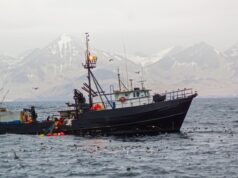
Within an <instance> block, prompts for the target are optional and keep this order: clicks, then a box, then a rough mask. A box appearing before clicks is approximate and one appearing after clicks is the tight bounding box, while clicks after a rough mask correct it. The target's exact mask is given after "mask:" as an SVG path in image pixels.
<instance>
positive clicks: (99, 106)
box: [91, 103, 103, 111]
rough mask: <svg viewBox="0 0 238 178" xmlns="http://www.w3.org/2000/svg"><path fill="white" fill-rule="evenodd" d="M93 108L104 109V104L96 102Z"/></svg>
mask: <svg viewBox="0 0 238 178" xmlns="http://www.w3.org/2000/svg"><path fill="white" fill-rule="evenodd" d="M91 109H92V110H94V111H97V110H102V109H103V106H102V105H101V104H99V103H96V104H94V105H93V106H92V108H91Z"/></svg>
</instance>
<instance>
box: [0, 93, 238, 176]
mask: <svg viewBox="0 0 238 178" xmlns="http://www.w3.org/2000/svg"><path fill="white" fill-rule="evenodd" d="M6 105H7V106H8V107H9V108H10V109H16V110H21V109H22V108H23V107H29V106H31V105H35V106H36V110H37V112H38V115H39V118H40V119H44V118H46V117H47V116H48V115H50V114H51V113H54V114H57V112H56V111H57V110H60V109H63V108H64V103H63V102H35V103H22V102H21V103H6ZM237 176H238V98H233V99H230V98H225V99H199V98H198V99H195V100H194V101H193V103H192V105H191V108H190V110H189V112H188V115H187V117H186V119H185V121H184V123H183V126H182V128H181V132H180V133H176V134H161V135H158V136H143V137H142V136H141V137H96V138H93V137H79V136H67V135H66V136H63V137H42V136H38V135H33V136H29V135H14V134H7V135H0V177H3V178H7V177H24V178H25V177H39V178H41V177H42V178H43V177H57V178H58V177H199V178H200V177H237Z"/></svg>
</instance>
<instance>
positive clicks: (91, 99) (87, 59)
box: [84, 33, 93, 108]
mask: <svg viewBox="0 0 238 178" xmlns="http://www.w3.org/2000/svg"><path fill="white" fill-rule="evenodd" d="M85 35H86V55H85V65H84V68H85V69H87V70H88V86H89V87H88V89H89V92H88V93H89V105H90V108H91V107H92V105H93V98H92V89H91V68H93V66H91V65H90V60H89V56H90V53H89V46H88V42H89V34H88V33H85Z"/></svg>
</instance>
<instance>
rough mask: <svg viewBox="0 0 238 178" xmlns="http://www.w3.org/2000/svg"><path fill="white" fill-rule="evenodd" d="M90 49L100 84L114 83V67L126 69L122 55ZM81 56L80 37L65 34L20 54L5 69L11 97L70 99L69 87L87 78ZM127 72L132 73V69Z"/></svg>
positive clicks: (129, 62)
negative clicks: (14, 62) (13, 62)
mask: <svg viewBox="0 0 238 178" xmlns="http://www.w3.org/2000/svg"><path fill="white" fill-rule="evenodd" d="M92 52H93V53H95V54H96V55H97V57H98V64H97V66H98V67H97V69H95V72H96V73H97V74H98V75H97V76H98V77H99V78H101V79H104V80H103V82H102V84H103V83H109V82H111V83H112V84H113V83H115V82H116V72H117V68H118V67H119V68H123V69H124V68H125V67H124V66H125V60H124V58H123V57H122V56H120V55H118V54H110V53H108V52H105V51H103V50H98V49H92ZM84 56H85V48H84V46H83V45H82V44H81V43H80V40H79V39H78V38H76V37H73V36H71V35H66V34H63V35H61V36H60V37H59V38H57V39H56V40H54V41H53V42H51V43H50V44H49V45H47V46H46V47H45V48H42V49H34V50H31V51H30V52H29V53H28V54H27V55H25V56H24V57H21V62H20V63H18V64H17V66H16V67H15V68H12V69H8V71H7V76H6V80H8V81H11V82H9V83H8V85H7V87H8V88H11V97H12V98H14V99H28V98H29V99H30V98H34V97H35V98H37V99H55V100H59V99H67V98H71V95H72V90H73V89H74V88H80V86H81V84H82V83H83V82H85V81H86V77H85V76H86V70H84V69H83V66H82V63H84V59H85V58H84ZM127 65H128V66H133V70H138V68H139V66H138V65H136V64H134V63H133V62H131V61H129V60H128V62H127ZM122 74H125V70H122ZM130 74H131V75H135V74H134V71H131V72H130ZM124 76H125V75H124ZM34 88H37V90H35V89H34ZM106 89H107V88H106Z"/></svg>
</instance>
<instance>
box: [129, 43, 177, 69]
mask: <svg viewBox="0 0 238 178" xmlns="http://www.w3.org/2000/svg"><path fill="white" fill-rule="evenodd" d="M180 51H182V47H180V46H173V47H170V48H167V49H164V50H161V51H159V52H158V53H156V54H152V55H150V56H140V55H134V56H132V55H131V56H129V59H130V60H131V61H133V62H134V63H136V64H139V65H142V66H144V67H145V66H148V65H150V64H154V63H156V62H158V61H159V60H160V59H162V58H164V57H166V56H172V55H175V54H176V53H179V52H180Z"/></svg>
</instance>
